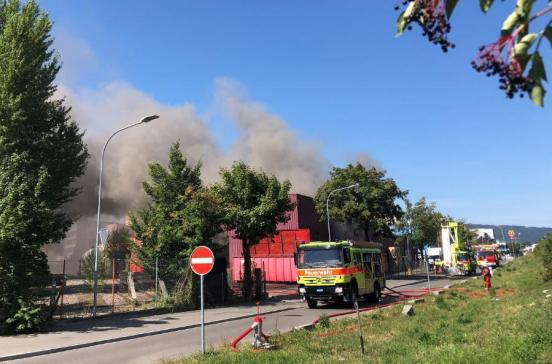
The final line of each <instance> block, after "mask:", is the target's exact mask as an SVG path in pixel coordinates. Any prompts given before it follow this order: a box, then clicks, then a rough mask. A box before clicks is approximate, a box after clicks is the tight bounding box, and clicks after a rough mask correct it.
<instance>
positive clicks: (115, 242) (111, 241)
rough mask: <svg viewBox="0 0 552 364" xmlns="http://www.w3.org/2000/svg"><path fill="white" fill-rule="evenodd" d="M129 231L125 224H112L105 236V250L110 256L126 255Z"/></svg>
mask: <svg viewBox="0 0 552 364" xmlns="http://www.w3.org/2000/svg"><path fill="white" fill-rule="evenodd" d="M131 244H132V240H131V232H130V230H129V229H128V228H127V227H126V226H125V225H114V226H113V227H112V228H111V230H110V231H109V235H108V236H107V243H106V247H105V252H106V253H107V254H108V255H109V257H110V258H113V257H117V256H126V255H128V253H129V252H130V248H131Z"/></svg>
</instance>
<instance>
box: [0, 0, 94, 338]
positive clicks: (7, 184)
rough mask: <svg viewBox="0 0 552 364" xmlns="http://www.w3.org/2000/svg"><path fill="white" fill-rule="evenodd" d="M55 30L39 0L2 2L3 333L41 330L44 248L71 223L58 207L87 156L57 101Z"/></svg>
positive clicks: (0, 225)
mask: <svg viewBox="0 0 552 364" xmlns="http://www.w3.org/2000/svg"><path fill="white" fill-rule="evenodd" d="M50 30H51V22H50V20H49V19H48V16H47V15H46V14H45V13H43V12H41V11H40V9H39V8H38V5H37V4H36V3H35V2H34V1H32V0H31V1H27V2H25V3H24V4H21V3H20V2H19V1H18V0H10V1H7V2H1V3H0V65H1V67H0V333H5V332H10V331H14V330H17V331H21V330H24V331H29V330H32V329H33V327H34V328H38V323H39V321H38V320H37V319H34V318H33V317H35V316H37V315H36V314H35V308H34V306H33V304H32V302H33V300H34V298H35V295H34V294H33V291H32V290H31V288H40V287H44V286H45V285H46V284H47V283H48V281H49V272H48V264H47V259H46V256H45V254H44V253H43V252H42V251H41V250H40V247H41V246H43V245H44V244H48V243H57V242H59V241H60V240H61V239H63V238H64V236H65V233H66V232H67V230H68V229H69V227H70V226H71V219H70V218H69V216H68V215H66V214H65V213H64V212H63V211H62V210H61V207H62V206H63V205H64V204H65V203H66V202H68V201H69V200H71V198H73V197H74V196H75V195H76V194H77V192H78V190H77V189H76V188H75V187H74V184H73V182H75V180H76V178H77V177H79V176H80V175H82V173H83V171H84V168H85V165H86V159H87V158H88V153H87V150H86V147H85V146H84V143H83V140H82V136H83V134H82V133H81V132H80V131H79V129H78V126H77V124H76V123H75V122H74V121H72V120H71V119H70V117H69V111H70V109H69V108H67V107H66V106H64V102H63V100H54V99H53V96H54V92H55V91H56V86H55V85H54V84H53V82H54V80H55V78H56V75H57V73H58V71H59V67H60V66H59V62H58V59H57V58H56V57H54V56H53V50H51V49H50V47H51V45H52V39H51V37H50ZM36 291H39V289H37V290H36Z"/></svg>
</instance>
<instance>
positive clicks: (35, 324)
mask: <svg viewBox="0 0 552 364" xmlns="http://www.w3.org/2000/svg"><path fill="white" fill-rule="evenodd" d="M18 302H19V310H18V311H17V312H16V313H15V314H14V315H13V316H12V317H10V318H8V319H7V320H6V324H7V327H6V329H7V330H6V331H7V332H16V333H18V334H22V333H27V332H33V331H36V330H38V329H40V327H41V326H42V325H43V324H44V321H45V317H44V313H43V312H42V309H41V308H40V307H39V306H36V305H34V304H33V303H32V302H25V301H23V300H22V299H19V300H18Z"/></svg>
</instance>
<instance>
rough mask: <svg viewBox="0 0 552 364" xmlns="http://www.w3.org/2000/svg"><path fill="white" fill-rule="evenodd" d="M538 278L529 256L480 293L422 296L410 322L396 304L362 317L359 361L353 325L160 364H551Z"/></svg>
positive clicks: (550, 301) (468, 287)
mask: <svg viewBox="0 0 552 364" xmlns="http://www.w3.org/2000/svg"><path fill="white" fill-rule="evenodd" d="M542 271H543V268H542V264H541V263H540V261H538V259H537V258H536V257H534V256H532V255H529V256H526V257H523V258H520V259H518V260H516V261H515V262H513V263H511V264H509V265H507V266H505V267H501V268H500V269H498V270H496V271H495V275H494V276H493V288H492V290H491V291H490V292H488V293H487V292H484V291H483V289H482V287H483V282H482V279H481V278H480V277H478V279H476V280H469V281H468V282H467V283H465V284H463V285H460V286H457V287H455V289H452V290H449V291H447V292H446V293H445V294H443V295H441V296H432V297H427V298H426V302H427V304H423V305H416V306H415V315H414V316H408V317H407V316H402V315H401V309H402V305H397V306H395V307H393V308H390V309H386V310H381V311H379V312H377V313H375V314H370V315H363V317H362V328H363V336H364V341H365V347H366V354H365V356H364V357H361V356H360V349H359V339H358V336H357V335H358V334H357V326H356V321H355V320H353V319H344V320H339V321H336V322H332V323H331V324H330V325H329V327H319V328H317V329H315V330H313V331H305V330H300V331H296V332H292V333H288V334H283V335H276V336H273V337H272V338H271V343H273V344H275V345H276V348H275V349H272V350H270V351H254V350H252V349H251V348H250V344H248V343H245V344H243V345H241V346H240V347H239V349H240V351H239V352H238V353H235V352H232V351H230V350H229V349H228V348H221V349H218V350H211V351H209V352H208V353H207V354H206V355H204V356H201V355H196V356H192V357H188V358H183V359H180V360H177V361H172V362H166V363H171V364H184V363H206V362H208V363H314V362H316V363H339V362H348V363H350V362H353V363H357V362H370V363H472V362H485V363H552V297H551V298H546V294H545V293H543V290H546V289H549V290H550V291H549V292H548V293H552V282H547V283H545V282H543V281H542V278H541V277H542Z"/></svg>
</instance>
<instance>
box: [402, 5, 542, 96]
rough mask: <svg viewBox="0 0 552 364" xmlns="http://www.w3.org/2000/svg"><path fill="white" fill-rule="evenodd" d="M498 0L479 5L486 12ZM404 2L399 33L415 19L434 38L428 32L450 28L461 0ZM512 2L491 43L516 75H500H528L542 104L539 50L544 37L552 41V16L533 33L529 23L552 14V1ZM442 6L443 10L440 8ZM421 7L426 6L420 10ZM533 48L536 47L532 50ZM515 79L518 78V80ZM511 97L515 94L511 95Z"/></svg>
mask: <svg viewBox="0 0 552 364" xmlns="http://www.w3.org/2000/svg"><path fill="white" fill-rule="evenodd" d="M407 3H408V4H407ZM495 3H496V2H495V1H494V0H479V7H480V9H481V11H482V12H484V13H487V12H489V10H490V9H491V7H492V6H493V5H494V4H495ZM403 4H404V5H405V8H404V10H403V11H402V12H401V13H400V14H399V16H398V18H397V35H400V34H402V33H403V32H404V31H405V29H411V26H412V24H414V23H416V24H417V25H418V26H420V27H421V28H422V29H423V32H422V33H423V34H424V35H425V36H426V37H428V39H429V40H431V41H432V39H433V38H432V36H428V34H432V35H433V34H434V33H435V32H436V31H437V33H438V34H440V33H439V32H440V30H439V29H448V30H450V27H451V26H450V23H449V21H450V18H451V16H452V13H453V12H454V10H455V8H456V5H457V4H458V0H435V1H434V0H410V1H408V2H404V3H403ZM536 5H539V7H538V8H537V7H536ZM510 6H512V7H513V9H512V11H511V13H510V14H509V15H508V16H507V17H506V18H505V19H504V21H503V22H502V26H501V28H500V32H499V34H500V36H499V38H498V39H497V40H496V42H494V43H492V44H491V45H490V46H492V48H493V49H494V51H493V54H494V56H496V55H497V54H501V55H500V56H499V57H497V64H499V63H500V62H504V63H505V64H506V65H507V66H508V67H509V68H510V70H511V71H512V74H513V76H507V75H505V74H504V72H499V73H500V77H501V78H504V77H508V79H509V82H514V83H516V82H519V80H520V79H521V78H523V77H526V78H527V79H528V87H527V88H525V89H524V90H525V91H527V94H528V96H529V98H530V99H531V101H532V102H533V103H534V104H535V105H538V106H541V107H542V106H544V95H545V93H546V90H545V89H544V85H543V82H542V81H546V72H545V69H544V62H543V61H542V57H541V54H540V53H539V47H540V44H541V41H542V39H543V38H546V39H548V41H549V42H551V43H552V27H551V23H552V20H550V19H549V21H548V22H547V23H546V25H545V26H544V28H542V30H541V31H540V32H534V33H530V27H531V25H532V23H533V22H534V21H536V20H538V19H541V18H543V17H550V14H552V2H550V1H548V0H540V1H537V0H516V1H515V3H514V2H512V3H511V5H510ZM443 8H444V14H443V11H442V10H441V9H443ZM397 9H398V7H397ZM420 9H423V10H421V11H419V10H420ZM416 11H418V13H417V14H418V15H417V16H412V14H413V13H415V12H416ZM420 14H421V15H420ZM434 19H440V21H441V23H440V25H439V27H437V28H435V27H433V28H432V25H429V24H435V22H434V21H433V20H434ZM447 33H448V31H445V32H444V34H443V35H442V36H443V39H447V37H448V35H447ZM432 42H433V43H434V44H437V45H441V46H442V45H443V44H442V43H441V42H438V41H437V42H435V41H432ZM442 48H444V49H443V50H444V51H447V50H448V49H447V46H445V47H443V46H442ZM482 49H483V48H482ZM511 49H513V52H511ZM531 50H533V51H532V52H531ZM480 51H481V50H480ZM486 55H488V54H486ZM499 59H500V60H499ZM529 61H532V67H531V69H530V70H528V71H527V69H526V66H527V64H528V63H529ZM484 73H488V72H484ZM493 74H494V73H493ZM516 79H517V81H515V80H516ZM521 83H522V82H520V84H521ZM501 85H502V86H504V85H505V84H504V83H503V82H501ZM508 88H509V86H507V87H504V88H503V89H504V90H506V94H507V95H508ZM509 97H510V98H512V97H511V96H509Z"/></svg>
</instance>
